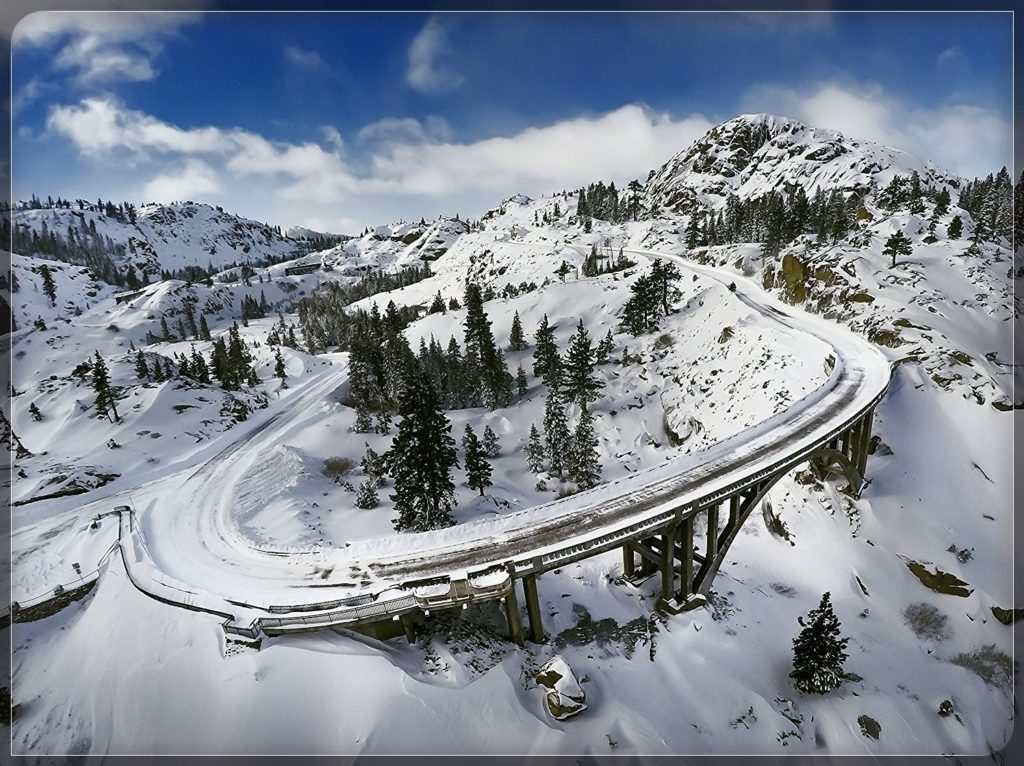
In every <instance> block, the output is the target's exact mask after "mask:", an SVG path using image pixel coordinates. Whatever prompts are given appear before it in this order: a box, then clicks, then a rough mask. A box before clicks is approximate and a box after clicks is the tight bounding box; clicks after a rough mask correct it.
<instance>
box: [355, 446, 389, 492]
mask: <svg viewBox="0 0 1024 766" xmlns="http://www.w3.org/2000/svg"><path fill="white" fill-rule="evenodd" d="M359 467H360V468H362V469H363V474H365V475H366V477H367V479H368V480H369V481H370V482H372V483H373V486H374V488H375V489H380V488H381V487H383V486H384V484H385V483H386V481H385V479H384V476H385V475H386V474H387V463H386V461H385V460H384V457H383V456H382V455H378V454H377V452H376V451H375V450H374V449H373V447H371V446H370V445H369V444H367V445H366V454H365V455H363V459H362V460H361V461H360V462H359Z"/></svg>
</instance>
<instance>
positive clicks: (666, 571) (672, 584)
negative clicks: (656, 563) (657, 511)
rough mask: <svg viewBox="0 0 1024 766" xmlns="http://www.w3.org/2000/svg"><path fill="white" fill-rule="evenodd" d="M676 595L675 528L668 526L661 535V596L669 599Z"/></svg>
mask: <svg viewBox="0 0 1024 766" xmlns="http://www.w3.org/2000/svg"><path fill="white" fill-rule="evenodd" d="M675 595H676V529H675V527H669V528H668V529H666V530H665V533H664V534H663V535H662V536H661V597H662V599H664V600H665V601H671V600H672V599H673V598H674V597H675Z"/></svg>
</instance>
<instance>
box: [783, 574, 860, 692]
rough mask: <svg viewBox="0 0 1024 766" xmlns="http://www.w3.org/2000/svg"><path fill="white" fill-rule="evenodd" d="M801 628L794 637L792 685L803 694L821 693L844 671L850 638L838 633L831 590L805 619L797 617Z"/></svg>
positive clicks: (835, 686) (836, 682) (833, 685)
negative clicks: (841, 636)
mask: <svg viewBox="0 0 1024 766" xmlns="http://www.w3.org/2000/svg"><path fill="white" fill-rule="evenodd" d="M797 621H798V622H799V623H800V625H801V627H802V628H803V630H801V631H800V635H798V636H797V637H796V638H794V639H793V671H792V672H791V673H790V674H789V677H790V678H792V679H793V685H794V686H796V688H797V689H799V690H800V691H802V692H804V693H805V694H824V693H825V692H830V691H832V690H833V689H838V688H839V686H840V685H841V684H842V683H843V679H844V677H845V674H844V672H843V662H844V661H845V660H846V658H847V656H848V655H847V654H846V651H845V649H846V644H847V642H848V641H849V640H850V639H849V638H840V637H839V628H840V624H839V618H837V617H836V615H835V613H834V612H833V611H832V602H831V593H829V592H828V591H826V592H825V594H824V595H823V596H822V597H821V603H820V604H818V607H817V608H816V609H812V610H811V611H810V614H808V615H807V622H804V620H803V618H802V617H800V618H797Z"/></svg>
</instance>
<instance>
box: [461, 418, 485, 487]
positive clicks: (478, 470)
mask: <svg viewBox="0 0 1024 766" xmlns="http://www.w3.org/2000/svg"><path fill="white" fill-rule="evenodd" d="M462 449H463V455H464V459H465V466H466V483H467V484H468V485H469V487H470V489H476V490H479V491H480V496H481V497H483V494H484V490H485V489H486V488H487V487H489V486H491V464H490V463H488V462H487V455H486V454H485V451H484V446H483V445H482V444H481V443H480V440H479V439H477V438H476V434H475V433H474V432H473V427H472V426H471V425H470V424H469V423H466V431H465V433H464V434H463V436H462Z"/></svg>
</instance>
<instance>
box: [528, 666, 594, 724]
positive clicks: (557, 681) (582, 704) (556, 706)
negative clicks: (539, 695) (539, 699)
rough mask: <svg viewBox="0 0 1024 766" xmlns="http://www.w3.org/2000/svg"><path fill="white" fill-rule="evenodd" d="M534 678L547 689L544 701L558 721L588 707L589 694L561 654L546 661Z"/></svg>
mask: <svg viewBox="0 0 1024 766" xmlns="http://www.w3.org/2000/svg"><path fill="white" fill-rule="evenodd" d="M533 678H534V680H535V681H536V682H537V683H538V684H539V685H540V686H542V687H544V688H545V689H547V694H545V695H544V702H545V703H546V705H547V709H548V712H549V713H550V714H551V717H552V718H554V719H555V720H556V721H564V720H565V719H566V718H571V717H572V716H574V715H576V714H577V713H582V712H583V711H584V710H586V709H587V695H586V694H585V693H584V692H583V689H582V688H581V687H580V684H579V681H577V680H576V676H574V675H573V673H572V670H571V669H570V668H569V665H568V664H566V662H565V660H563V659H562V658H561V656H560V655H557V654H556V655H555V656H554V657H552V658H551V659H550V660H548V661H547V662H545V663H544V665H543V666H542V667H541V669H540V670H538V671H537V673H536V675H534V677H533Z"/></svg>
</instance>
